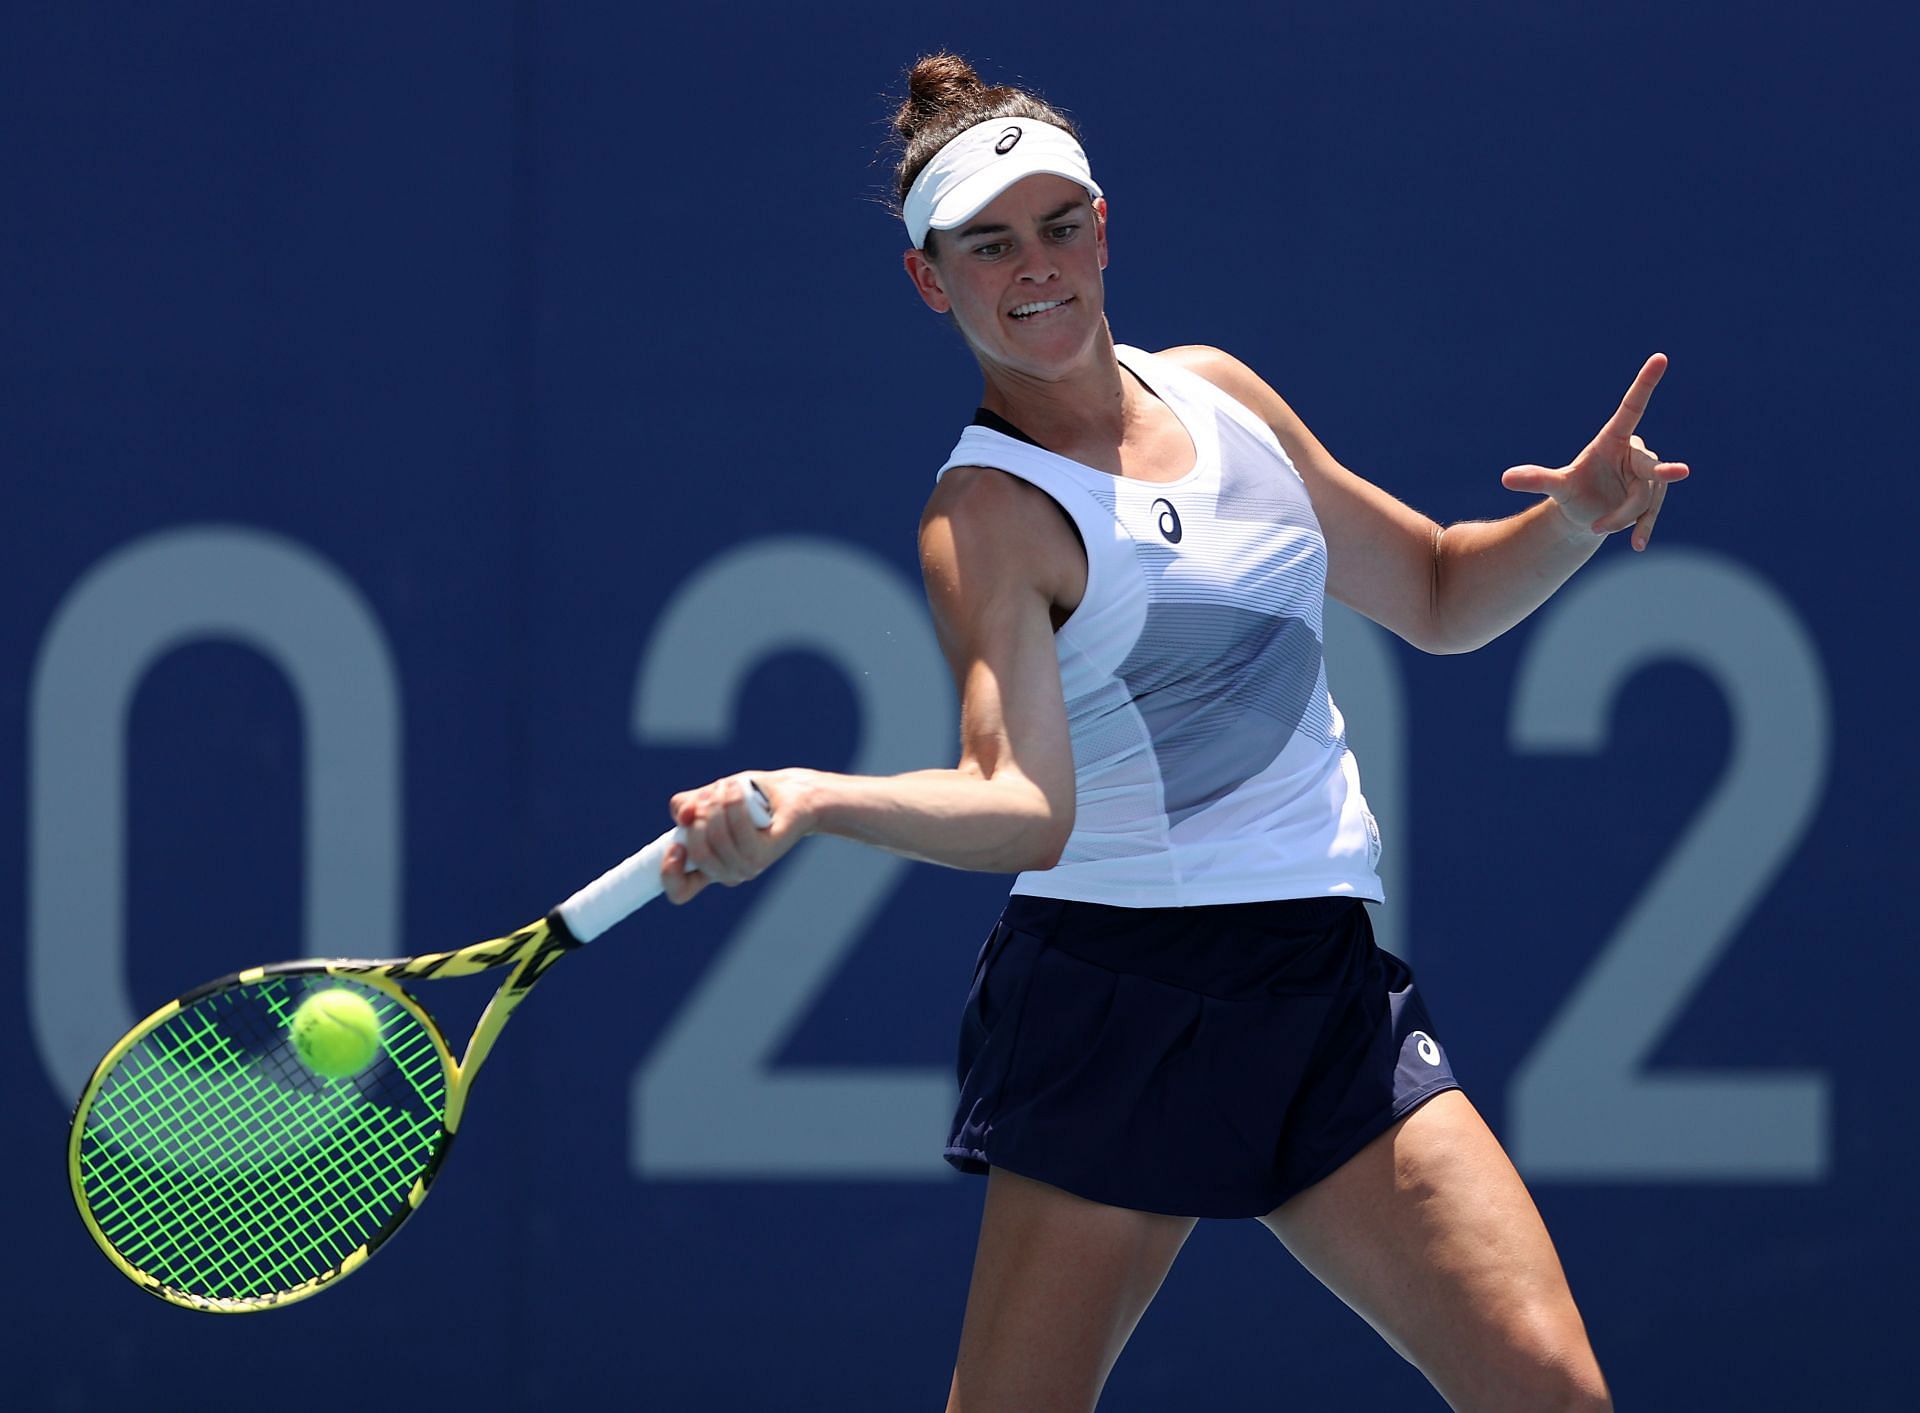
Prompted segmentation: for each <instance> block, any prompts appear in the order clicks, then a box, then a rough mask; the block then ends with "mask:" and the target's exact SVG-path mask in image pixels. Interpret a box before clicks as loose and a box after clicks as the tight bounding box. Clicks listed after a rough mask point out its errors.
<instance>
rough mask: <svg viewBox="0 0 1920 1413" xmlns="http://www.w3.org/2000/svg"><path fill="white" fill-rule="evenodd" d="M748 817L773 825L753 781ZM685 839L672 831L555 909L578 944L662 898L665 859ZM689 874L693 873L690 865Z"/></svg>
mask: <svg viewBox="0 0 1920 1413" xmlns="http://www.w3.org/2000/svg"><path fill="white" fill-rule="evenodd" d="M747 814H748V815H749V816H750V817H751V818H752V819H753V822H754V823H755V824H756V825H758V826H759V827H760V828H762V829H765V828H766V827H767V826H768V825H770V824H772V823H773V809H772V806H770V805H769V804H768V803H767V797H766V795H764V794H763V793H761V790H760V787H759V786H758V785H756V784H755V783H754V782H753V781H751V780H749V781H748V782H747ZM686 835H687V832H686V830H684V829H678V828H675V829H669V830H668V831H667V832H666V833H665V834H662V835H661V836H660V837H659V838H658V839H655V840H654V841H653V842H652V843H651V844H649V845H647V847H646V848H644V849H642V850H641V851H640V852H639V853H637V854H634V855H632V856H630V857H629V858H627V859H625V860H623V861H622V862H620V863H617V864H615V865H614V866H613V867H612V868H610V869H608V870H607V871H606V872H605V873H603V874H601V875H600V876H599V877H598V878H596V879H594V880H593V882H591V883H589V884H588V885H587V886H586V887H585V888H582V889H581V890H580V891H579V892H578V893H575V894H574V895H573V896H572V897H571V898H569V899H567V901H566V902H564V903H562V904H561V905H560V906H559V907H557V908H555V909H554V911H555V912H557V913H559V914H560V916H561V918H562V919H563V920H564V921H565V922H566V924H567V931H569V932H571V933H572V934H573V935H574V937H575V938H576V939H577V940H578V941H581V942H591V941H593V939H594V938H596V937H598V936H599V935H600V934H601V933H603V932H605V931H606V930H607V929H608V928H609V927H612V926H613V925H614V924H615V923H616V922H619V921H620V920H621V919H622V918H624V917H626V916H627V915H628V914H629V913H631V912H634V911H635V910H636V909H638V908H641V907H644V906H645V905H646V904H648V903H651V902H652V901H653V900H654V899H655V898H657V897H659V896H660V864H661V861H662V860H663V859H665V858H666V856H667V850H668V848H669V847H671V846H672V845H674V844H678V843H681V842H682V841H683V840H685V838H686ZM687 871H688V872H689V873H691V872H693V871H694V869H693V866H692V865H691V864H689V865H688V867H687Z"/></svg>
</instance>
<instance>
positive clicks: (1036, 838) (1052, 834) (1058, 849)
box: [1013, 783, 1073, 873]
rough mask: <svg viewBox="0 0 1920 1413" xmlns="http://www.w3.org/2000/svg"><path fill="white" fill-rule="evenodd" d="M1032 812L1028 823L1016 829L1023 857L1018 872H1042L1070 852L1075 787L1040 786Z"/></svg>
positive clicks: (1019, 850)
mask: <svg viewBox="0 0 1920 1413" xmlns="http://www.w3.org/2000/svg"><path fill="white" fill-rule="evenodd" d="M1034 794H1035V796H1036V798H1035V800H1034V801H1033V808H1032V812H1031V813H1030V814H1029V815H1028V816H1027V818H1026V820H1025V821H1024V827H1022V828H1021V829H1019V830H1018V831H1015V833H1016V835H1017V837H1018V839H1019V846H1018V853H1019V861H1018V863H1017V865H1016V866H1015V868H1014V870H1013V871H1014V872H1016V873H1039V872H1044V871H1045V870H1047V869H1050V868H1052V867H1053V866H1054V865H1055V864H1057V863H1059V862H1060V859H1061V857H1062V856H1063V855H1064V854H1065V853H1066V852H1067V840H1069V839H1071V838H1072V837H1073V790H1072V786H1071V783H1069V784H1068V785H1067V787H1066V788H1065V789H1056V790H1047V789H1036V790H1035V792H1034Z"/></svg>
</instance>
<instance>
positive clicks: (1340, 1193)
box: [1261, 1090, 1610, 1413]
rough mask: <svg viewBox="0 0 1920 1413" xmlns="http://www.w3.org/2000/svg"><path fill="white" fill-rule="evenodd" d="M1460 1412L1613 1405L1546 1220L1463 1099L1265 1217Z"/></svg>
mask: <svg viewBox="0 0 1920 1413" xmlns="http://www.w3.org/2000/svg"><path fill="white" fill-rule="evenodd" d="M1261 1220H1262V1221H1264V1222H1265V1223H1266V1224H1267V1226H1268V1227H1270V1228H1271V1229H1272V1230H1273V1232H1274V1234H1275V1235H1276V1236H1278V1237H1279V1238H1280V1239H1281V1240H1282V1241H1283V1242H1285V1243H1286V1245H1287V1248H1288V1250H1290V1251H1291V1252H1293V1254H1294V1255H1295V1256H1296V1257H1298V1258H1299V1260H1300V1262H1301V1264H1303V1265H1304V1266H1306V1267H1307V1269H1308V1270H1310V1271H1312V1272H1313V1273H1314V1275H1316V1276H1318V1277H1319V1278H1320V1280H1321V1281H1322V1282H1324V1283H1325V1284H1326V1285H1327V1287H1328V1288H1329V1289H1331V1290H1332V1291H1333V1292H1334V1293H1335V1294H1336V1295H1338V1296H1339V1297H1340V1298H1341V1299H1342V1300H1344V1301H1346V1302H1347V1304H1348V1305H1350V1306H1352V1307H1353V1308H1354V1310H1356V1311H1357V1312H1358V1313H1359V1314H1360V1315H1361V1316H1362V1317H1364V1318H1365V1319H1366V1320H1367V1321H1368V1323H1370V1324H1371V1325H1373V1327H1374V1328H1375V1329H1377V1330H1378V1331H1380V1333H1381V1334H1382V1335H1383V1336H1385V1337H1386V1339H1387V1340H1388V1342H1389V1343H1391V1344H1392V1345H1393V1346H1394V1348H1396V1349H1398V1350H1399V1351H1400V1353H1401V1354H1403V1355H1405V1356H1406V1357H1407V1359H1409V1360H1410V1361H1412V1362H1413V1363H1414V1364H1415V1365H1416V1366H1417V1367H1419V1369H1420V1370H1421V1371H1422V1372H1423V1373H1425V1374H1426V1375H1427V1377H1428V1378H1429V1379H1431V1380H1432V1381H1433V1384H1434V1386H1435V1387H1436V1388H1437V1389H1438V1390H1439V1391H1440V1393H1441V1394H1442V1395H1443V1396H1444V1397H1445V1398H1446V1399H1447V1400H1448V1402H1449V1403H1451V1404H1452V1405H1453V1406H1454V1407H1455V1408H1457V1409H1474V1410H1494V1409H1507V1408H1513V1409H1528V1410H1532V1413H1538V1410H1542V1409H1550V1408H1551V1409H1559V1408H1567V1409H1604V1408H1607V1407H1609V1406H1610V1404H1609V1403H1608V1401H1607V1396H1606V1391H1605V1384H1604V1382H1603V1381H1602V1379H1601V1377H1600V1370H1599V1366H1598V1364H1597V1363H1596V1362H1595V1360H1594V1356H1593V1350H1592V1347H1591V1345H1590V1344H1589V1343H1588V1340H1587V1334H1586V1328H1585V1326H1584V1324H1583V1323H1582V1321H1581V1319H1580V1312H1579V1310H1578V1309H1577V1308H1576V1307H1575V1305H1574V1302H1573V1295H1572V1293H1571V1292H1570V1291H1569V1290H1568V1288H1567V1280H1566V1275H1565V1273H1564V1272H1563V1271H1562V1269H1561V1266H1560V1258H1559V1256H1558V1255H1557V1254H1556V1253H1555V1252H1554V1249H1553V1242H1552V1240H1551V1239H1550V1238H1549V1237H1548V1236H1547V1229H1546V1226H1545V1224H1544V1223H1543V1222H1542V1221H1541V1220H1540V1214H1539V1211H1538V1210H1537V1209H1536V1208H1535V1207H1534V1205H1533V1199H1532V1198H1531V1197H1530V1196H1529V1195H1528V1193H1527V1190H1526V1187H1525V1185H1524V1184H1523V1183H1522V1182H1521V1180H1520V1175H1519V1174H1518V1173H1517V1172H1516V1171H1514V1167H1513V1164H1512V1163H1511V1162H1510V1161H1509V1160H1508V1158H1507V1155H1506V1153H1505V1152H1504V1151H1502V1149H1501V1147H1500V1144H1499V1141H1498V1140H1497V1139H1496V1138H1494V1136H1493V1134H1492V1132H1491V1131H1490V1130H1489V1129H1488V1128H1487V1126H1486V1123H1485V1122H1484V1121H1483V1120H1482V1119H1481V1117H1480V1115H1479V1113H1478V1112H1477V1111H1476V1110H1475V1109H1474V1107H1473V1105H1472V1104H1470V1103H1469V1102H1468V1101H1467V1098H1466V1096H1465V1095H1464V1094H1461V1093H1460V1092H1459V1091H1458V1090H1450V1091H1448V1092H1446V1093H1443V1094H1440V1095H1438V1096H1436V1097H1435V1098H1433V1099H1431V1100H1429V1101H1428V1102H1427V1103H1426V1104H1424V1105H1423V1106H1421V1107H1420V1108H1418V1109H1416V1110H1415V1111H1414V1112H1413V1113H1412V1114H1410V1115H1409V1116H1408V1117H1406V1118H1405V1119H1402V1120H1401V1121H1400V1122H1399V1123H1398V1124H1396V1125H1395V1126H1394V1127H1393V1128H1392V1129H1389V1130H1388V1131H1387V1132H1386V1133H1385V1134H1382V1135H1381V1136H1380V1137H1379V1138H1377V1139H1375V1140H1374V1141H1373V1142H1372V1143H1371V1144H1369V1145H1368V1146H1367V1147H1366V1148H1364V1149H1362V1150H1361V1151H1360V1153H1359V1154H1358V1155H1357V1156H1355V1157H1354V1158H1353V1159H1352V1160H1351V1161H1349V1162H1348V1163H1347V1164H1345V1165H1344V1166H1343V1167H1341V1168H1340V1169H1339V1170H1338V1171H1336V1172H1335V1173H1334V1174H1333V1175H1332V1176H1330V1177H1328V1178H1326V1179H1324V1180H1323V1181H1321V1182H1319V1183H1316V1184H1315V1185H1314V1186H1313V1187H1310V1188H1308V1189H1307V1190H1306V1191H1305V1192H1303V1193H1301V1194H1300V1195H1299V1196H1297V1197H1295V1198H1293V1199H1292V1200H1291V1201H1289V1202H1287V1203H1285V1204H1284V1205H1283V1206H1281V1207H1279V1208H1278V1209H1276V1210H1275V1211H1273V1212H1271V1213H1269V1214H1268V1215H1267V1216H1266V1217H1264V1218H1262V1219H1261Z"/></svg>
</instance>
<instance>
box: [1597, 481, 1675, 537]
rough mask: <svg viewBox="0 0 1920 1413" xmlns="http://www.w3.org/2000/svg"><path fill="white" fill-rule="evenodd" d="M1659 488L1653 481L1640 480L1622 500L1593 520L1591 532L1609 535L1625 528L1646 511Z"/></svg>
mask: <svg viewBox="0 0 1920 1413" xmlns="http://www.w3.org/2000/svg"><path fill="white" fill-rule="evenodd" d="M1660 490H1661V487H1660V486H1659V485H1658V484H1657V483H1655V482H1651V481H1642V482H1640V483H1639V484H1638V485H1637V486H1636V487H1635V488H1634V490H1633V492H1632V493H1631V494H1630V495H1628V497H1627V498H1626V499H1625V500H1624V501H1622V502H1621V503H1620V504H1619V505H1616V506H1615V507H1614V508H1613V509H1612V510H1609V511H1608V512H1607V513H1606V514H1605V515H1603V516H1601V517H1600V518H1599V519H1598V520H1596V521H1594V522H1593V526H1592V529H1593V533H1594V534H1596V535H1611V534H1614V533H1615V532H1617V531H1620V530H1624V529H1626V528H1627V526H1629V525H1631V524H1633V523H1634V522H1635V521H1636V520H1638V519H1639V518H1640V517H1641V516H1642V515H1644V514H1645V513H1646V511H1647V507H1648V506H1649V505H1651V504H1652V503H1653V498H1654V497H1655V496H1657V495H1658V494H1659V493H1660Z"/></svg>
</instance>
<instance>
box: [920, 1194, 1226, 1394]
mask: <svg viewBox="0 0 1920 1413" xmlns="http://www.w3.org/2000/svg"><path fill="white" fill-rule="evenodd" d="M1192 1230H1193V1219H1192V1218H1191V1217H1167V1216H1161V1215H1159V1214H1158V1213H1153V1212H1134V1211H1129V1210H1127V1209H1125V1208H1122V1207H1108V1206H1104V1205H1102V1204H1101V1203H1098V1202H1089V1201H1087V1200H1086V1199H1085V1198H1083V1197H1075V1196H1074V1195H1073V1194H1072V1193H1069V1192H1064V1191H1062V1190H1061V1189H1059V1188H1057V1187H1051V1186H1049V1185H1047V1184H1046V1183H1043V1182H1035V1181H1033V1180H1032V1179H1030V1178H1024V1177H1020V1176H1018V1175H1016V1174H1014V1173H1010V1172H1007V1171H1005V1170H1004V1169H1000V1168H995V1169H994V1170H993V1172H992V1173H991V1174H990V1175H989V1177H988V1179H987V1201H986V1210H985V1212H984V1214H983V1216H982V1217H981V1222H980V1244H979V1248H978V1250H977V1251H976V1252H975V1254H974V1262H973V1280H972V1283H971V1285H970V1286H969V1287H968V1290H967V1314H966V1320H965V1323H964V1324H963V1326H962V1327H961V1331H960V1354H959V1358H958V1359H957V1360H956V1362H955V1367H954V1376H953V1390H952V1393H951V1395H950V1396H949V1399H948V1402H947V1409H948V1413H1080V1410H1084V1409H1090V1408H1092V1407H1093V1405H1094V1403H1095V1401H1096V1400H1097V1399H1098V1398H1099V1396H1100V1389H1101V1387H1102V1385H1104V1384H1105V1382H1106V1378H1107V1374H1108V1372H1109V1371H1110V1370H1111V1369H1112V1368H1113V1364H1114V1361H1115V1360H1116V1359H1118V1358H1119V1357H1120V1351H1121V1349H1122V1348H1124V1347H1125V1345H1126V1342H1127V1336H1128V1335H1130V1334H1132V1333H1133V1327H1134V1326H1135V1325H1136V1324H1137V1323H1139V1320H1140V1316H1141V1315H1142V1314H1143V1313H1144V1312H1145V1311H1146V1308H1147V1306H1148V1304H1149V1303H1150V1302H1151V1301H1152V1300H1153V1296H1154V1292H1155V1291H1157V1290H1159V1288H1160V1283H1161V1281H1162V1280H1164V1279H1165V1278H1166V1274H1167V1271H1168V1270H1169V1269H1170V1268H1171V1267H1172V1265H1173V1259H1174V1257H1175V1256H1177V1255H1179V1254H1180V1247H1181V1245H1182V1244H1183V1243H1184V1242H1185V1241H1186V1239H1187V1236H1188V1234H1189V1233H1190V1232H1191V1231H1192Z"/></svg>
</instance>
